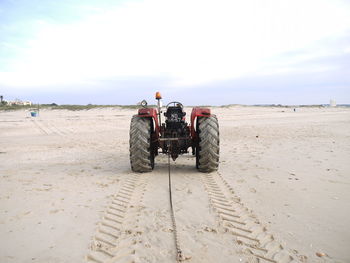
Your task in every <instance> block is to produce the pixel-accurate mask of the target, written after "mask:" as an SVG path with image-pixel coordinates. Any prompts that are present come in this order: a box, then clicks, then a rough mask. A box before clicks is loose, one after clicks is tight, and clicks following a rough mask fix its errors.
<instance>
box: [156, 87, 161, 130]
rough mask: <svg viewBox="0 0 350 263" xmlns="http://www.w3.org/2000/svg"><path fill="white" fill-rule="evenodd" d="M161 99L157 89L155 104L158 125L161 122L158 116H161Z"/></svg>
mask: <svg viewBox="0 0 350 263" xmlns="http://www.w3.org/2000/svg"><path fill="white" fill-rule="evenodd" d="M161 99H162V95H161V94H160V92H159V91H157V92H156V100H157V106H158V119H159V125H161V124H162V122H161V118H160V116H161V109H162V101H161Z"/></svg>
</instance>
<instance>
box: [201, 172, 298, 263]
mask: <svg viewBox="0 0 350 263" xmlns="http://www.w3.org/2000/svg"><path fill="white" fill-rule="evenodd" d="M200 177H201V179H202V182H203V184H204V186H205V188H206V191H207V193H208V196H209V202H210V204H211V206H212V208H213V209H214V211H215V212H216V214H217V218H218V221H219V224H220V225H221V226H222V227H223V228H224V230H225V231H227V232H229V233H231V234H232V235H234V236H235V237H236V243H237V244H239V245H241V247H242V250H243V252H244V253H245V254H246V255H247V256H248V260H249V262H273V263H290V262H298V260H297V255H293V253H291V252H289V251H288V250H287V249H286V248H285V247H284V246H283V245H282V244H281V243H280V242H279V241H277V240H276V238H275V237H274V235H273V234H271V233H269V232H268V230H267V228H266V227H265V226H263V225H262V224H261V223H260V222H259V220H258V219H257V218H256V216H254V215H253V214H252V212H251V211H249V209H248V208H247V207H245V206H244V204H243V203H242V202H241V200H240V198H239V197H238V196H236V195H235V192H234V190H233V188H232V187H231V186H230V185H229V184H228V183H227V181H226V180H225V179H224V178H223V177H222V176H221V175H220V174H219V173H216V174H201V176H200Z"/></svg>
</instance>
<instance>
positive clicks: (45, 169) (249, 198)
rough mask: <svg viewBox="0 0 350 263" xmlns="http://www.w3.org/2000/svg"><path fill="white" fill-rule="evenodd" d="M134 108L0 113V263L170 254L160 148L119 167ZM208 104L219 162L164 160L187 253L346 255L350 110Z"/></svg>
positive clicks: (289, 257)
mask: <svg viewBox="0 0 350 263" xmlns="http://www.w3.org/2000/svg"><path fill="white" fill-rule="evenodd" d="M188 111H190V109H188ZM134 112H135V110H127V109H121V108H110V109H94V110H89V111H65V110H57V111H54V110H43V111H41V113H40V116H39V117H37V118H31V117H29V113H28V112H27V111H16V112H0V244H1V246H0V262H86V261H88V262H96V261H97V262H98V260H100V261H101V262H176V260H175V247H174V236H173V228H172V223H171V218H170V213H169V199H168V198H169V197H168V177H167V158H166V156H158V157H157V159H156V167H155V170H154V171H153V172H152V173H147V174H135V173H132V172H131V171H130V167H129V153H128V150H129V149H128V139H129V138H128V136H129V134H128V132H129V123H130V119H131V116H132V114H134ZM213 112H214V113H216V114H217V115H218V117H219V123H220V136H221V153H220V158H221V160H220V161H221V163H220V169H219V171H218V172H216V173H211V174H202V173H198V172H197V171H196V169H195V165H194V164H195V160H194V158H193V157H192V156H191V155H184V156H181V157H179V158H178V159H177V160H176V162H172V166H171V169H172V183H173V198H174V206H175V215H176V220H177V228H178V234H179V242H180V246H181V248H182V250H183V253H184V257H185V258H186V261H185V262H350V252H349V250H348V247H349V244H350V223H349V222H350V220H349V218H350V162H349V160H350V133H349V131H350V109H346V108H298V109H297V110H296V112H294V111H293V110H292V109H289V108H272V107H271V108H267V107H266V108H262V107H230V108H213ZM268 260H274V261H268Z"/></svg>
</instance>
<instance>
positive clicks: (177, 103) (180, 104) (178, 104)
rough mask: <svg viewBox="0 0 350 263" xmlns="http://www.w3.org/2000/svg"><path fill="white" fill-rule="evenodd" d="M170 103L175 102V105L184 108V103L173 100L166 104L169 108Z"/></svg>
mask: <svg viewBox="0 0 350 263" xmlns="http://www.w3.org/2000/svg"><path fill="white" fill-rule="evenodd" d="M170 104H174V106H175V107H176V106H178V107H180V108H181V109H183V107H184V105H182V103H180V102H178V101H172V102H169V103H168V104H167V105H166V109H168V108H169V106H170Z"/></svg>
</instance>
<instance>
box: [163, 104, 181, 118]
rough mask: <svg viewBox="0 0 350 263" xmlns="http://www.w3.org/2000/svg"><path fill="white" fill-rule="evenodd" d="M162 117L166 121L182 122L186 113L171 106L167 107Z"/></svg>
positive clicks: (179, 108)
mask: <svg viewBox="0 0 350 263" xmlns="http://www.w3.org/2000/svg"><path fill="white" fill-rule="evenodd" d="M164 116H165V117H166V118H167V120H168V121H176V122H179V121H182V120H183V118H184V117H185V116H186V112H184V111H182V108H181V107H176V106H171V107H168V109H167V111H166V112H165V113H164Z"/></svg>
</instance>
